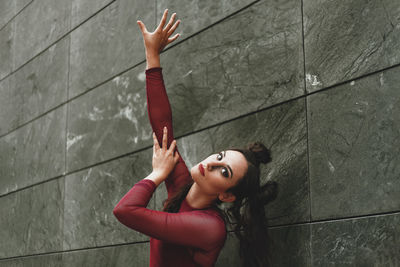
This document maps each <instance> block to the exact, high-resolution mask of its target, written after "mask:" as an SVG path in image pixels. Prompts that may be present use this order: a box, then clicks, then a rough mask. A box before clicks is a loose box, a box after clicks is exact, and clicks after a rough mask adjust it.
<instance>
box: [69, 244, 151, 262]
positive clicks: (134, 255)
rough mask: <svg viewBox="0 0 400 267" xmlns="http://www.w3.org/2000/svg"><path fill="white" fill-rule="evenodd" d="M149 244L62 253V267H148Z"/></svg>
mask: <svg viewBox="0 0 400 267" xmlns="http://www.w3.org/2000/svg"><path fill="white" fill-rule="evenodd" d="M149 259H150V243H149V242H144V243H135V244H129V245H123V246H115V247H106V248H98V249H90V250H79V251H71V252H66V253H63V257H62V260H63V265H62V266H63V267H72V266H74V267H75V266H82V267H83V266H85V267H86V266H88V267H89V266H96V267H109V266H113V267H129V266H135V267H148V266H149V263H150V262H149Z"/></svg>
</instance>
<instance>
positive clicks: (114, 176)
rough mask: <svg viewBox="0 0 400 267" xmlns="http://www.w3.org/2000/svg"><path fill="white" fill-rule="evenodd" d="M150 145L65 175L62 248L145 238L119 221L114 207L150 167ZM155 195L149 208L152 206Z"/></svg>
mask: <svg viewBox="0 0 400 267" xmlns="http://www.w3.org/2000/svg"><path fill="white" fill-rule="evenodd" d="M152 152H153V150H152V148H151V149H147V150H144V151H142V152H139V153H135V154H133V155H131V156H128V157H124V158H121V159H118V160H114V161H110V162H108V163H105V164H102V165H98V166H95V167H93V168H90V169H86V170H83V171H80V172H76V173H74V174H71V175H68V176H67V177H66V180H65V208H64V247H63V248H64V250H70V249H78V248H86V247H95V246H104V245H110V244H120V243H126V242H135V241H146V240H149V237H148V236H146V235H144V234H141V233H140V232H137V231H135V230H133V229H131V228H129V227H127V226H125V225H123V224H122V223H120V222H119V221H118V219H117V218H116V217H115V216H114V214H113V209H114V207H115V206H116V205H117V204H118V202H119V201H120V200H121V199H122V197H123V196H124V195H125V194H126V193H127V192H128V191H129V190H130V189H131V188H132V187H133V186H134V184H135V183H137V182H139V181H140V180H142V179H143V178H145V177H146V176H147V175H148V174H149V173H150V172H151V170H152V165H151V160H152V155H153V154H152ZM153 203H154V198H153V199H152V200H150V202H149V205H148V208H149V209H153V208H154V204H153Z"/></svg>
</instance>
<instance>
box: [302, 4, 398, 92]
mask: <svg viewBox="0 0 400 267" xmlns="http://www.w3.org/2000/svg"><path fill="white" fill-rule="evenodd" d="M303 2H304V36H305V37H304V38H305V40H304V43H305V58H306V62H305V66H306V87H307V91H308V92H312V91H315V90H318V89H320V88H324V87H327V86H330V85H333V84H336V83H339V82H342V81H347V80H351V79H353V78H355V77H359V76H361V75H363V74H366V73H370V72H373V71H377V70H380V69H383V68H385V67H389V66H392V65H395V64H398V63H400V53H399V50H400V1H392V0H383V1H364V0H354V1H328V0H317V1H315V0H304V1H303Z"/></svg>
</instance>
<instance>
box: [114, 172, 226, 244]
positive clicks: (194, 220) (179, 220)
mask: <svg viewBox="0 0 400 267" xmlns="http://www.w3.org/2000/svg"><path fill="white" fill-rule="evenodd" d="M155 188H156V185H155V183H154V182H153V181H151V180H148V179H143V180H141V181H139V182H138V183H136V184H135V185H134V186H133V187H132V188H131V190H129V192H128V193H127V194H126V195H125V196H124V197H123V198H122V199H121V200H120V201H119V203H118V204H117V205H116V206H115V208H114V210H113V213H114V215H115V217H116V218H117V219H118V220H119V221H120V222H121V223H122V224H124V225H126V226H127V227H129V228H131V229H134V230H136V231H139V232H141V233H143V234H145V235H148V236H151V237H153V238H157V239H159V240H163V241H166V242H170V243H174V244H179V245H183V246H191V247H196V248H200V249H203V250H206V251H209V250H212V249H214V248H215V247H218V246H222V245H223V243H224V242H225V239H226V228H225V224H224V223H223V221H222V219H220V218H217V217H216V216H214V215H212V214H208V213H207V212H206V211H201V210H194V211H188V212H180V213H168V212H163V211H155V210H150V209H147V208H146V206H147V204H148V202H149V200H150V199H151V196H152V194H153V192H154V190H155Z"/></svg>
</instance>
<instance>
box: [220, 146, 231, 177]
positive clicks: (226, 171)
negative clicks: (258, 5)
mask: <svg viewBox="0 0 400 267" xmlns="http://www.w3.org/2000/svg"><path fill="white" fill-rule="evenodd" d="M222 158H223V156H222V153H221V152H219V153H218V156H217V159H218V160H222ZM222 175H223V176H225V177H227V178H228V177H229V172H228V169H227V168H225V167H223V168H222Z"/></svg>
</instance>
